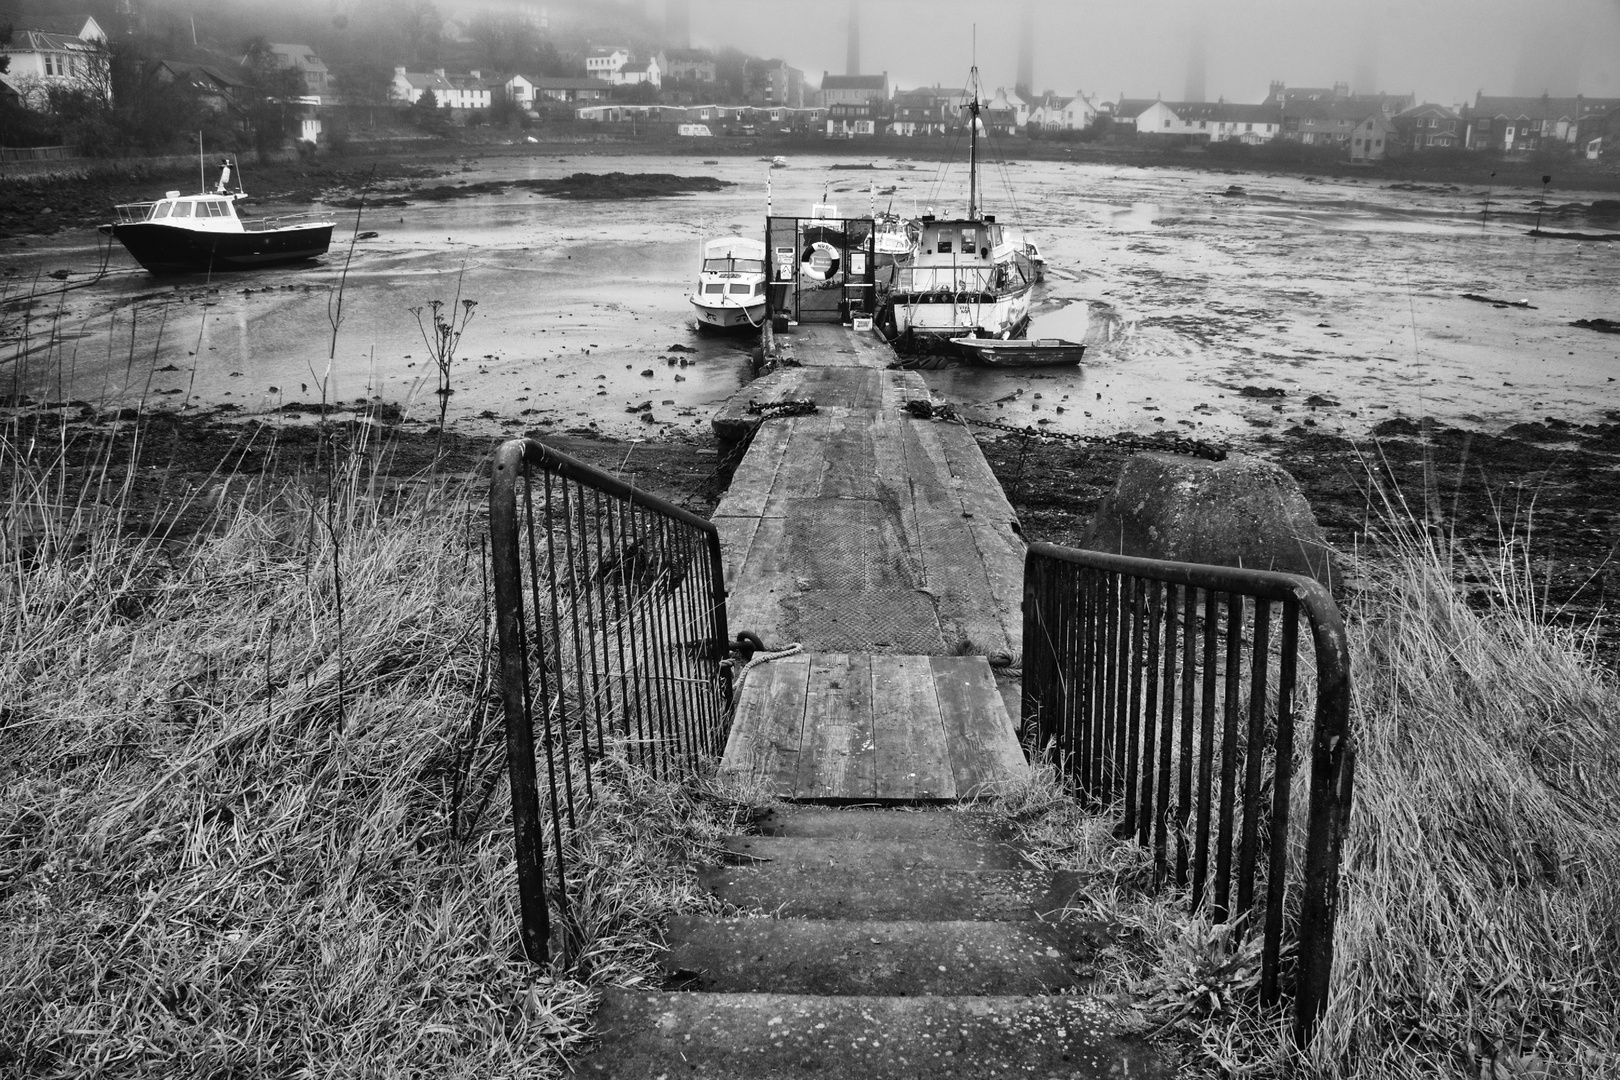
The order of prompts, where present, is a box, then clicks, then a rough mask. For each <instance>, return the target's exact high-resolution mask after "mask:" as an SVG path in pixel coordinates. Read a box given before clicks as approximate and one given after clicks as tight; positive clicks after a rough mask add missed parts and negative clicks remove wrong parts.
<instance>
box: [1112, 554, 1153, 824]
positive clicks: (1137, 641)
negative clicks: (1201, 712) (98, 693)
mask: <svg viewBox="0 0 1620 1080" xmlns="http://www.w3.org/2000/svg"><path fill="white" fill-rule="evenodd" d="M1130 583H1131V606H1130V619H1131V628H1130V629H1131V640H1130V644H1129V647H1128V650H1127V651H1128V652H1129V654H1130V662H1131V681H1130V688H1129V691H1128V694H1127V698H1126V702H1127V705H1128V708H1129V714H1130V715H1129V719H1128V720H1127V721H1126V727H1125V739H1124V744H1125V745H1124V751H1123V753H1117V754H1116V755H1115V760H1116V761H1118V762H1120V766H1119V769H1120V771H1122V772H1123V773H1124V777H1125V834H1126V835H1127V836H1128V835H1130V834H1131V833H1134V832H1135V831H1136V778H1137V775H1138V772H1139V770H1140V766H1141V762H1140V761H1139V760H1138V757H1137V755H1138V754H1139V753H1140V752H1141V724H1142V664H1143V662H1144V656H1143V653H1142V633H1143V629H1144V628H1143V625H1142V624H1143V620H1144V618H1145V612H1144V610H1143V609H1144V608H1145V607H1146V606H1147V605H1146V596H1145V592H1146V582H1144V581H1143V580H1142V579H1141V578H1139V577H1134V576H1133V577H1131V578H1130Z"/></svg>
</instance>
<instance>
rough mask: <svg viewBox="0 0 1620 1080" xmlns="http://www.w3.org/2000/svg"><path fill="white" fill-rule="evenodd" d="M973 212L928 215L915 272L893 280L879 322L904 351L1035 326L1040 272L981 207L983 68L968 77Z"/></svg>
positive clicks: (1013, 235)
mask: <svg viewBox="0 0 1620 1080" xmlns="http://www.w3.org/2000/svg"><path fill="white" fill-rule="evenodd" d="M968 87H969V91H970V97H969V100H968V103H967V106H966V108H967V113H968V133H969V139H968V205H967V213H966V214H965V215H964V216H962V217H959V218H941V217H936V216H934V215H933V214H924V215H923V216H922V219H921V221H920V222H919V234H920V235H919V237H918V241H917V249H916V252H915V254H914V255H913V256H912V259H911V265H909V266H907V267H902V268H900V269H899V272H898V273H897V274H896V275H895V283H894V288H893V290H892V291H891V292H890V294H889V303H888V306H887V308H886V310H885V312H884V313H883V314H882V316H881V320H882V323H883V325H884V328H885V332H886V335H887V336H888V337H889V338H890V339H891V340H893V341H894V342H895V343H896V344H897V345H898V346H900V347H901V348H908V347H909V348H913V349H920V350H928V349H935V348H940V347H943V346H945V345H947V344H948V343H950V342H952V341H955V340H957V339H960V338H964V337H968V338H1014V337H1018V336H1019V335H1020V334H1022V333H1023V332H1024V329H1025V327H1027V326H1028V325H1029V293H1030V290H1031V289H1032V288H1033V287H1034V285H1035V267H1034V264H1033V262H1032V261H1031V259H1030V255H1029V251H1028V248H1027V246H1026V244H1025V241H1024V239H1023V235H1022V233H1020V232H1019V231H1018V230H1015V229H1012V228H1009V227H1008V226H1006V225H1004V224H1002V223H1001V222H998V221H997V220H996V217H995V215H994V214H987V213H984V212H983V207H982V206H981V205H980V204H979V133H980V131H981V130H982V128H983V124H982V122H981V121H980V119H979V114H980V112H981V111H982V110H983V108H984V103H983V102H982V101H981V100H980V87H979V68H978V65H977V64H975V65H974V66H973V69H972V72H971V74H970V76H969V82H968Z"/></svg>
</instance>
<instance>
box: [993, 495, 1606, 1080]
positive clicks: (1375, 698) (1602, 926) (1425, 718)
mask: <svg viewBox="0 0 1620 1080" xmlns="http://www.w3.org/2000/svg"><path fill="white" fill-rule="evenodd" d="M1374 498H1375V499H1376V500H1378V501H1379V502H1381V504H1382V514H1381V521H1380V524H1379V525H1378V527H1377V529H1376V531H1375V535H1374V540H1375V541H1376V542H1377V545H1378V547H1377V555H1376V557H1374V556H1369V555H1365V554H1363V555H1362V556H1361V557H1359V558H1355V559H1353V560H1352V565H1353V569H1354V570H1355V571H1356V573H1357V574H1358V575H1359V576H1360V579H1361V581H1362V587H1361V588H1360V590H1359V591H1358V592H1357V593H1356V595H1355V596H1353V597H1352V598H1351V599H1350V600H1349V602H1348V604H1347V610H1346V614H1347V620H1348V623H1349V633H1350V645H1351V650H1352V653H1351V660H1352V672H1353V679H1354V687H1355V700H1354V705H1353V710H1354V711H1353V724H1354V731H1355V738H1356V740H1357V746H1358V760H1357V764H1356V783H1355V802H1354V808H1353V813H1352V819H1351V826H1350V832H1349V836H1348V839H1347V841H1346V844H1345V847H1344V869H1343V877H1342V881H1341V891H1340V911H1339V917H1338V925H1337V933H1336V937H1335V951H1336V958H1335V964H1334V971H1333V991H1332V998H1331V1001H1330V1003H1329V1007H1328V1010H1327V1013H1326V1015H1325V1017H1324V1018H1323V1021H1322V1024H1321V1027H1320V1029H1319V1031H1318V1034H1317V1036H1316V1039H1315V1041H1314V1042H1313V1044H1312V1045H1311V1046H1310V1048H1309V1049H1308V1050H1307V1051H1306V1052H1304V1053H1300V1052H1298V1051H1296V1049H1295V1048H1294V1046H1293V1045H1292V1042H1291V1038H1290V1030H1289V1024H1288V1013H1287V1011H1286V1010H1287V1007H1288V1005H1289V1002H1288V1001H1287V1000H1286V999H1285V1000H1284V1002H1283V1004H1282V1007H1280V1008H1278V1009H1275V1010H1269V1011H1262V1010H1261V1009H1259V1007H1258V1005H1257V1003H1256V999H1257V996H1258V971H1257V967H1256V965H1255V964H1254V963H1253V962H1252V959H1251V957H1250V956H1249V954H1248V950H1250V949H1251V948H1252V945H1251V943H1250V942H1249V941H1248V940H1247V939H1246V938H1245V937H1244V935H1242V934H1241V933H1233V932H1231V931H1229V930H1225V929H1223V928H1221V927H1217V926H1212V925H1210V924H1209V923H1208V922H1207V921H1206V920H1204V919H1203V918H1201V917H1199V916H1195V915H1190V914H1189V913H1188V912H1187V909H1186V898H1185V896H1184V895H1181V894H1178V893H1176V892H1174V891H1172V892H1169V893H1163V894H1157V895H1155V894H1152V893H1151V892H1150V891H1149V889H1148V888H1147V885H1148V882H1149V880H1150V875H1149V870H1150V864H1149V862H1148V856H1147V854H1146V853H1145V852H1143V851H1141V850H1140V849H1138V848H1136V847H1135V845H1133V844H1119V843H1116V842H1114V841H1113V840H1112V826H1113V824H1114V819H1113V818H1111V817H1109V816H1107V815H1103V816H1093V815H1090V814H1087V813H1086V812H1085V811H1084V809H1083V808H1081V807H1079V806H1078V805H1076V804H1074V803H1072V802H1071V801H1070V800H1067V799H1065V798H1063V797H1062V796H1061V792H1060V790H1059V789H1058V787H1057V785H1056V783H1055V779H1054V778H1053V777H1052V776H1051V775H1050V774H1047V775H1046V776H1045V777H1044V778H1037V780H1036V781H1035V782H1034V783H1033V784H1032V785H1031V787H1030V789H1029V790H1027V791H1024V792H1020V793H1018V794H1017V795H1016V796H1015V797H1014V798H1012V799H1010V800H1007V801H1005V802H1004V803H1003V809H1004V811H1005V812H1006V813H1008V814H1009V816H1011V817H1012V819H1013V820H1014V821H1016V822H1019V823H1020V825H1021V827H1022V828H1023V830H1024V832H1025V834H1026V837H1027V838H1028V839H1029V840H1030V841H1031V842H1032V844H1033V845H1034V847H1035V850H1036V853H1037V855H1036V857H1037V859H1038V860H1040V861H1042V862H1044V863H1045V864H1046V865H1050V866H1054V867H1065V868H1073V869H1081V870H1086V871H1089V872H1090V873H1091V874H1092V875H1094V880H1095V884H1094V887H1093V888H1092V889H1091V890H1089V896H1088V898H1087V900H1086V901H1085V903H1084V904H1083V905H1081V910H1080V911H1078V912H1076V914H1080V915H1085V916H1090V917H1097V918H1102V919H1106V920H1108V921H1109V922H1111V923H1112V924H1113V925H1114V927H1115V944H1114V945H1113V946H1111V947H1110V948H1108V949H1106V950H1104V952H1103V956H1102V976H1103V987H1104V989H1105V990H1106V991H1110V992H1113V993H1117V994H1120V995H1122V997H1121V1000H1122V1001H1128V1002H1129V1003H1130V1004H1131V1005H1132V1006H1134V1007H1135V1008H1136V1009H1138V1010H1140V1012H1139V1016H1140V1030H1142V1031H1144V1032H1159V1033H1160V1034H1162V1035H1167V1036H1169V1037H1170V1038H1171V1041H1172V1045H1176V1046H1179V1047H1180V1048H1181V1049H1182V1050H1183V1051H1184V1054H1185V1064H1186V1065H1187V1067H1188V1070H1189V1072H1191V1073H1193V1074H1196V1075H1209V1076H1216V1075H1219V1076H1237V1075H1243V1076H1257V1077H1296V1076H1310V1077H1324V1078H1331V1080H1351V1078H1355V1080H1363V1078H1364V1080H1408V1078H1410V1080H1417V1078H1419V1077H1425V1078H1427V1077H1436V1076H1457V1077H1466V1078H1468V1080H1475V1078H1484V1080H1514V1078H1520V1077H1523V1078H1530V1077H1538V1078H1539V1077H1549V1078H1550V1077H1560V1078H1565V1077H1567V1078H1570V1080H1600V1078H1607V1077H1613V1076H1616V1075H1620V1035H1617V1033H1616V1029H1615V1025H1614V1023H1613V1018H1614V1017H1615V1016H1617V1015H1620V919H1617V918H1616V914H1615V913H1616V912H1620V721H1617V719H1616V718H1617V717H1620V681H1617V680H1616V678H1615V674H1614V672H1613V671H1612V670H1609V669H1605V667H1604V666H1603V664H1602V663H1601V662H1600V660H1599V659H1598V658H1597V657H1596V655H1595V654H1594V652H1593V648H1592V646H1593V639H1592V637H1591V636H1589V635H1587V634H1585V633H1583V632H1582V631H1581V630H1580V629H1578V628H1577V629H1569V628H1564V627H1560V626H1558V625H1557V624H1556V620H1555V619H1554V618H1553V616H1554V615H1555V614H1557V613H1555V612H1549V611H1548V610H1546V607H1545V605H1544V603H1543V592H1542V590H1541V588H1540V586H1539V583H1538V579H1537V575H1536V573H1535V572H1534V565H1535V564H1534V561H1533V558H1532V555H1531V546H1530V543H1529V540H1528V539H1527V531H1528V522H1527V521H1526V520H1524V519H1520V520H1519V521H1518V522H1516V523H1508V524H1504V526H1503V529H1502V535H1501V541H1500V544H1499V546H1498V548H1497V549H1496V550H1494V551H1490V552H1483V553H1481V552H1472V551H1468V550H1465V549H1463V548H1462V547H1460V546H1459V545H1457V544H1455V543H1454V542H1453V541H1452V540H1451V539H1450V538H1449V537H1448V535H1447V534H1446V533H1445V531H1444V530H1443V528H1437V527H1436V526H1435V524H1434V522H1433V520H1432V518H1433V515H1432V513H1426V514H1421V515H1420V514H1417V513H1413V512H1412V511H1411V510H1410V509H1409V508H1408V507H1407V506H1406V505H1405V504H1404V503H1403V502H1402V501H1401V499H1400V498H1399V496H1398V495H1396V494H1391V493H1387V492H1379V491H1376V490H1375V491H1374ZM1470 591H1473V592H1474V593H1475V594H1476V595H1475V597H1474V598H1473V602H1470V597H1469V592H1470ZM1481 592H1482V593H1483V595H1484V597H1486V598H1487V599H1485V600H1484V601H1483V602H1482V601H1481V599H1480V594H1481ZM1296 775H1298V774H1296ZM1301 795H1302V793H1299V792H1297V793H1296V796H1295V803H1294V804H1295V805H1296V806H1303V805H1304V803H1303V801H1302V798H1301ZM1298 840H1299V838H1298V837H1297V836H1294V837H1291V843H1295V844H1297V843H1298ZM1286 974H1287V973H1286V972H1285V977H1286ZM1285 985H1286V983H1285Z"/></svg>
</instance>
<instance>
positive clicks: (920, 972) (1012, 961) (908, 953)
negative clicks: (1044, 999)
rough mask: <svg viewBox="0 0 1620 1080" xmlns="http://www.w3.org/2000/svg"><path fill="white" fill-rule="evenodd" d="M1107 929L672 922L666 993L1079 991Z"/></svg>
mask: <svg viewBox="0 0 1620 1080" xmlns="http://www.w3.org/2000/svg"><path fill="white" fill-rule="evenodd" d="M1107 940H1108V936H1107V932H1106V930H1104V929H1102V928H1101V927H1100V926H1098V927H1085V926H1081V925H1080V924H1077V923H1073V922H1070V923H1066V924H1064V925H1062V926H1058V925H1054V924H1051V923H1043V922H1038V921H1035V920H1024V921H1019V922H960V921H958V922H920V921H913V920H908V921H877V920H864V919H863V920H838V919H769V918H730V919H720V918H708V917H679V918H675V919H672V920H671V921H670V925H669V934H668V942H669V950H670V951H669V953H668V955H667V956H666V957H665V958H664V961H663V966H664V968H665V970H666V971H667V972H668V973H669V974H670V977H671V981H670V982H669V983H668V984H667V985H668V986H669V987H670V988H671V989H681V990H701V991H707V992H715V993H728V994H733V993H748V992H759V991H770V992H772V993H778V994H836V995H859V994H882V995H895V996H916V995H918V994H939V995H948V994H961V995H982V994H1032V995H1033V994H1055V993H1059V992H1062V991H1073V990H1077V989H1080V988H1083V987H1084V986H1085V985H1086V984H1087V983H1088V982H1089V981H1090V976H1091V967H1090V962H1091V960H1092V958H1093V957H1094V956H1095V955H1096V952H1097V949H1098V947H1099V946H1101V945H1103V944H1105V943H1106V942H1107Z"/></svg>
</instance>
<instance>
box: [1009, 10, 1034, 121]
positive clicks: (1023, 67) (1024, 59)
mask: <svg viewBox="0 0 1620 1080" xmlns="http://www.w3.org/2000/svg"><path fill="white" fill-rule="evenodd" d="M1013 89H1014V90H1016V91H1017V92H1018V96H1019V97H1021V98H1023V99H1024V100H1025V101H1028V100H1030V98H1031V97H1033V96H1034V94H1035V0H1024V15H1023V21H1022V23H1020V25H1019V27H1018V80H1017V81H1016V82H1015V83H1013Z"/></svg>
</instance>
